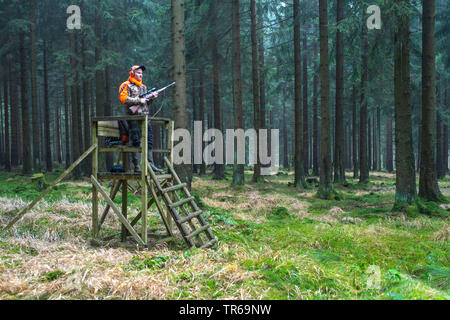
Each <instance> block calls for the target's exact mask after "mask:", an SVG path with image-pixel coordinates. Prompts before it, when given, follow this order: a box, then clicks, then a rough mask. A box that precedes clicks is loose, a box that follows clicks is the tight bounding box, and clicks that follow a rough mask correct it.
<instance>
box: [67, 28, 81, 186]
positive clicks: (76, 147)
mask: <svg viewBox="0 0 450 320" xmlns="http://www.w3.org/2000/svg"><path fill="white" fill-rule="evenodd" d="M69 37H70V49H71V52H72V55H73V56H72V57H71V58H70V65H71V69H70V73H71V74H70V75H71V79H70V82H71V83H70V93H71V103H72V143H71V144H72V157H73V159H78V157H79V156H80V138H79V137H80V132H79V127H78V126H79V123H78V113H79V109H78V94H77V91H78V88H77V75H76V74H77V67H78V66H77V61H76V58H75V57H76V56H77V55H76V39H75V34H74V32H71V33H70V36H69ZM73 176H74V178H75V179H79V178H80V177H81V170H80V167H79V166H77V167H76V168H75V169H74V170H73Z"/></svg>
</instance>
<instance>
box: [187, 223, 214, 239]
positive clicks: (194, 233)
mask: <svg viewBox="0 0 450 320" xmlns="http://www.w3.org/2000/svg"><path fill="white" fill-rule="evenodd" d="M208 228H209V224H205V225H204V226H203V227H201V228H199V229H197V230H195V231H194V232H192V233H191V234H190V235H188V236H186V238H187V239H192V238H193V237H195V236H196V235H198V234H199V233H201V232H203V231H205V230H207V229H208Z"/></svg>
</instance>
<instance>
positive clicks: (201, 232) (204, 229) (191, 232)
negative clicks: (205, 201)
mask: <svg viewBox="0 0 450 320" xmlns="http://www.w3.org/2000/svg"><path fill="white" fill-rule="evenodd" d="M164 161H165V163H166V165H167V167H168V168H169V175H170V176H171V179H167V180H166V181H168V183H166V184H165V185H164V187H163V186H162V185H161V183H160V182H159V178H158V177H159V176H158V175H156V174H155V172H154V171H153V170H152V168H151V167H150V165H148V171H149V174H150V179H151V182H152V183H153V184H154V185H155V186H156V190H157V192H156V193H157V194H159V195H161V196H162V198H163V201H164V203H165V205H166V207H167V209H168V211H169V212H170V214H171V216H172V218H173V220H174V221H175V224H176V225H177V227H178V229H179V230H180V233H181V235H182V236H183V239H184V240H185V241H186V243H187V244H188V246H189V247H194V246H195V247H197V248H210V247H213V246H214V245H215V244H216V243H217V238H216V237H215V236H214V234H213V233H212V230H211V227H210V225H209V224H208V223H207V222H206V220H205V218H204V217H203V215H202V210H201V209H200V208H199V207H198V205H197V203H196V202H195V199H194V197H193V196H192V195H191V193H190V192H189V190H188V188H187V185H186V183H182V182H181V180H180V178H179V177H178V175H177V173H176V172H175V170H174V168H173V166H172V165H171V163H170V162H169V160H168V159H167V157H164ZM186 207H187V208H186ZM189 209H190V210H189ZM202 236H203V238H202Z"/></svg>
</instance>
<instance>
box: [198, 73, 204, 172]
mask: <svg viewBox="0 0 450 320" xmlns="http://www.w3.org/2000/svg"><path fill="white" fill-rule="evenodd" d="M199 82H200V84H199V99H200V121H201V122H202V132H205V129H206V119H205V89H204V86H203V85H204V81H203V67H200V75H199ZM204 149H205V143H204V142H203V137H202V150H204ZM202 174H206V164H205V161H204V159H203V157H202V163H201V165H200V175H202Z"/></svg>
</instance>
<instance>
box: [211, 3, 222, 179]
mask: <svg viewBox="0 0 450 320" xmlns="http://www.w3.org/2000/svg"><path fill="white" fill-rule="evenodd" d="M217 3H218V1H217V0H213V2H212V4H213V8H212V10H213V14H212V16H213V20H212V29H213V32H214V36H213V40H212V41H213V43H212V60H213V100H214V126H215V128H216V129H217V130H220V131H221V132H223V125H222V122H223V120H222V103H221V101H220V98H221V97H220V66H219V48H218V36H219V35H218V32H217V19H218V15H217V10H218V9H217ZM213 178H214V179H216V180H221V179H224V178H225V165H224V164H223V163H222V164H218V163H216V164H215V168H214V177H213Z"/></svg>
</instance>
